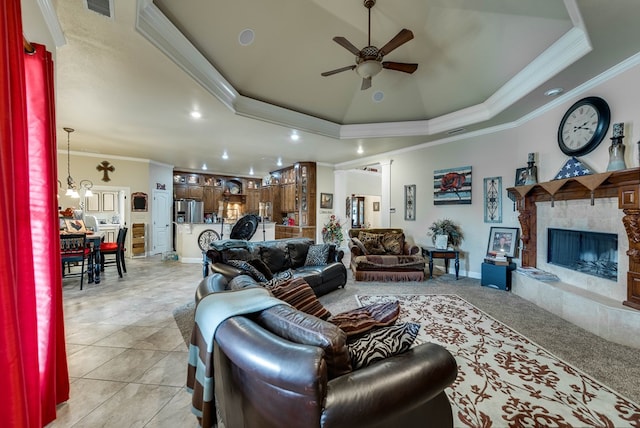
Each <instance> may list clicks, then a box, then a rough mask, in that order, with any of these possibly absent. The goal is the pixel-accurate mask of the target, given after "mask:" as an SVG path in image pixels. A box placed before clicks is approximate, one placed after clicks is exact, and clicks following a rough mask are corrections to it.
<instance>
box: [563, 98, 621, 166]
mask: <svg viewBox="0 0 640 428" xmlns="http://www.w3.org/2000/svg"><path fill="white" fill-rule="evenodd" d="M610 116H611V113H610V110H609V106H608V105H607V103H606V101H604V100H603V99H602V98H598V97H588V98H584V99H582V100H580V101H578V102H577V103H575V104H574V105H572V106H571V107H570V108H569V110H568V111H567V112H566V113H565V115H564V117H563V118H562V121H561V122H560V127H559V128H558V145H559V146H560V150H562V152H563V153H564V154H566V155H570V156H581V155H585V154H587V153H589V152H591V151H592V150H593V149H595V148H596V147H597V146H598V144H600V142H601V141H602V140H603V139H604V136H605V134H606V132H607V130H608V128H609V120H610Z"/></svg>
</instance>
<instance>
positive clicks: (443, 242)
mask: <svg viewBox="0 0 640 428" xmlns="http://www.w3.org/2000/svg"><path fill="white" fill-rule="evenodd" d="M448 244H449V235H436V244H435V246H436V248H437V249H438V250H446V249H447V245H448Z"/></svg>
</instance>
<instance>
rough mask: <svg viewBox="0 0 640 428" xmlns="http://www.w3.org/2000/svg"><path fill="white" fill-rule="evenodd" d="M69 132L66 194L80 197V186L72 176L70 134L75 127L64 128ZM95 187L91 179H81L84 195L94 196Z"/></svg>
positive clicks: (81, 188) (81, 189)
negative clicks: (92, 189)
mask: <svg viewBox="0 0 640 428" xmlns="http://www.w3.org/2000/svg"><path fill="white" fill-rule="evenodd" d="M62 129H64V130H65V132H66V133H67V192H66V193H65V195H66V196H70V197H72V198H79V197H80V193H79V192H78V186H77V185H76V182H75V180H74V179H73V177H71V141H70V135H71V133H72V132H73V131H75V129H73V128H67V127H65V128H62ZM92 187H93V183H92V182H91V180H81V181H80V189H79V190H80V191H81V192H82V193H83V194H84V196H85V197H86V196H93V192H92V191H91V188H92Z"/></svg>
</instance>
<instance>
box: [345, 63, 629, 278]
mask: <svg viewBox="0 0 640 428" xmlns="http://www.w3.org/2000/svg"><path fill="white" fill-rule="evenodd" d="M638 75H640V66H636V67H633V68H632V69H630V70H627V71H625V72H622V73H621V74H619V75H617V76H615V77H614V78H612V79H610V80H608V81H606V82H604V83H601V84H598V85H596V86H594V87H592V88H591V89H590V90H588V91H585V92H583V93H580V94H576V95H574V96H570V97H567V98H565V99H562V103H561V104H559V105H557V106H555V107H554V108H552V109H549V110H548V111H545V112H544V113H541V114H540V115H539V116H538V117H535V118H533V119H531V120H528V121H526V122H524V123H522V124H514V125H516V126H514V127H513V128H510V129H506V130H501V131H496V132H493V133H488V134H486V135H478V136H475V137H466V138H465V137H460V138H461V139H460V140H458V141H455V142H450V143H447V144H440V145H431V146H427V147H423V148H420V149H416V150H412V151H405V152H399V153H394V154H388V155H386V156H384V157H380V158H379V160H380V161H382V160H385V159H393V163H392V165H391V201H390V202H391V207H392V208H395V209H396V212H395V213H394V214H391V226H392V227H402V228H404V229H405V231H406V233H407V235H408V236H409V237H410V238H411V239H413V240H414V241H415V242H430V241H429V240H430V238H429V237H428V235H427V228H428V226H429V225H430V224H431V223H432V222H433V221H435V220H437V219H441V218H450V219H453V220H455V221H457V222H458V223H460V224H461V225H462V228H463V231H464V234H465V240H464V242H463V244H462V250H463V251H464V252H465V255H464V260H463V261H462V262H461V270H463V271H466V272H467V273H468V274H469V275H470V276H474V277H479V276H480V273H479V272H480V266H481V263H482V261H483V258H484V255H485V253H486V246H487V240H488V236H489V229H490V227H491V226H498V227H500V226H503V227H519V226H520V225H519V222H518V220H517V212H514V211H513V203H512V202H511V201H510V200H509V199H508V197H507V193H506V190H505V189H506V188H507V187H512V186H513V185H514V180H515V169H516V168H518V167H523V166H526V163H527V153H529V152H535V153H536V159H537V162H536V163H537V166H538V179H539V180H540V181H548V180H551V179H552V178H553V176H554V175H555V174H556V173H557V172H558V170H559V169H560V168H561V167H562V165H563V164H564V162H565V161H566V160H567V159H568V158H567V156H565V155H564V154H563V153H562V152H561V151H560V149H559V148H558V145H557V143H556V132H557V128H558V124H559V122H560V120H561V118H562V116H563V114H564V112H565V111H566V110H567V109H568V108H569V106H571V104H573V103H574V102H575V101H577V100H579V99H581V98H583V97H586V96H600V97H602V98H604V99H605V100H606V101H607V102H608V104H609V106H610V108H611V123H612V124H613V123H617V122H624V123H625V138H624V144H625V146H626V156H625V159H626V163H627V167H637V166H639V165H638V145H637V144H636V143H637V142H638V140H639V139H640V103H638V99H640V85H639V84H638V78H637V76H638ZM610 136H611V128H610V129H609V132H608V134H607V137H606V138H605V140H604V141H603V142H602V143H601V144H600V145H599V146H598V148H597V149H596V150H595V151H593V152H592V153H590V154H588V155H586V156H584V157H582V158H581V160H582V161H584V162H585V163H586V164H588V165H589V166H590V167H591V168H593V169H594V170H595V171H596V172H604V171H605V170H606V167H607V164H608V160H609V155H608V147H609V145H610V143H611V142H610V140H609V137H610ZM375 160H376V159H375V158H369V159H367V160H366V161H367V162H368V163H371V161H375ZM466 165H471V166H472V168H473V171H472V174H473V188H472V204H471V205H445V206H442V205H440V206H435V205H434V204H433V189H432V187H433V186H432V182H433V171H434V170H436V169H441V168H450V167H458V166H466ZM495 176H499V177H502V223H491V224H490V223H484V216H483V179H484V178H485V177H495ZM405 184H415V185H416V186H417V192H416V193H417V195H416V216H417V220H416V221H405V220H404V209H403V205H404V200H403V199H404V197H403V186H404V185H405ZM347 192H348V193H349V192H350V190H349V189H347ZM620 239H624V240H626V236H622V237H620ZM619 256H620V257H624V253H621V254H619ZM620 276H621V277H623V276H624V275H620ZM623 280H624V278H623Z"/></svg>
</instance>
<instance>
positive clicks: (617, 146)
mask: <svg viewBox="0 0 640 428" xmlns="http://www.w3.org/2000/svg"><path fill="white" fill-rule="evenodd" d="M623 134H624V123H622V122H621V123H614V124H613V137H611V146H609V165H607V171H620V170H622V169H627V165H626V164H625V163H624V144H623V143H622V139H623V138H624V135H623Z"/></svg>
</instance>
